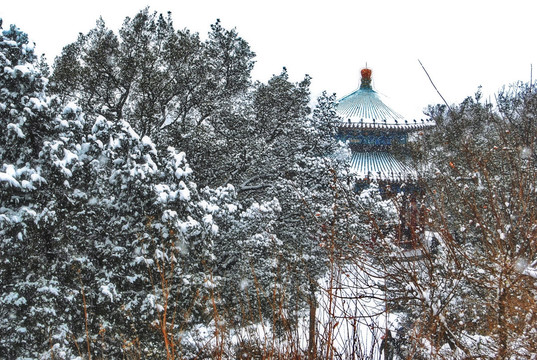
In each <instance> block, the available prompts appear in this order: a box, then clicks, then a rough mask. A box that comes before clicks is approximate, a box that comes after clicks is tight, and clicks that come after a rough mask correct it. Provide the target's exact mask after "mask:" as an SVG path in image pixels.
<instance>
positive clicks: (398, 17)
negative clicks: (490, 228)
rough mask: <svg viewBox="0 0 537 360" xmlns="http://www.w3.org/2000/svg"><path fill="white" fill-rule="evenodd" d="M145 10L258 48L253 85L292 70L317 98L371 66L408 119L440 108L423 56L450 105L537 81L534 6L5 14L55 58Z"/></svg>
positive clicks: (240, 1)
mask: <svg viewBox="0 0 537 360" xmlns="http://www.w3.org/2000/svg"><path fill="white" fill-rule="evenodd" d="M147 5H149V6H150V9H151V10H155V11H158V12H163V13H166V12H167V11H171V12H172V18H173V20H174V25H175V27H176V28H188V29H190V30H191V31H195V32H199V33H200V34H201V35H202V37H205V35H206V34H207V33H208V32H209V30H210V24H212V23H214V22H215V20H216V19H217V18H219V19H221V21H222V24H223V26H224V27H226V28H233V27H235V28H236V29H237V31H238V33H239V35H240V36H242V37H243V38H244V39H246V40H247V41H248V42H249V44H250V46H251V48H252V49H253V50H254V51H255V52H256V54H257V57H256V59H255V60H256V66H255V68H254V72H253V77H254V78H255V79H257V80H261V81H266V80H268V78H269V77H270V76H271V75H272V74H277V73H280V71H281V68H282V67H283V66H285V67H287V69H288V72H289V74H290V76H291V79H292V80H294V81H299V80H301V79H302V78H303V76H304V74H309V75H310V76H312V78H313V82H312V87H311V90H312V95H313V96H315V97H316V96H317V95H318V94H319V93H320V92H321V91H322V90H327V91H328V92H330V93H332V92H335V93H337V95H338V97H342V96H344V95H346V94H348V93H350V92H351V91H353V90H354V89H355V88H356V87H357V86H358V84H359V72H360V69H361V68H362V67H364V65H365V64H366V62H367V65H368V66H369V67H370V68H371V69H372V70H373V86H374V88H375V89H376V90H377V91H378V92H379V93H381V94H383V95H385V96H386V97H387V103H388V105H390V106H391V107H392V108H393V109H394V110H396V111H398V112H399V113H401V114H402V115H405V116H406V117H408V118H421V117H424V116H423V115H422V110H423V108H425V107H426V106H427V105H428V104H432V103H439V102H441V99H440V98H439V96H438V94H437V93H436V91H435V90H434V89H433V87H432V86H431V84H430V82H429V80H428V79H427V76H426V75H425V73H424V72H423V70H422V68H421V66H420V65H419V63H418V59H420V60H421V61H422V63H423V64H424V65H425V67H426V69H427V71H428V72H429V74H430V75H431V77H432V78H433V81H434V82H435V84H436V86H437V87H438V88H439V90H440V91H441V93H442V94H443V96H444V97H445V98H446V99H447V101H448V102H450V103H458V102H460V101H462V100H463V99H464V98H465V97H466V96H469V95H473V94H474V93H475V91H476V90H477V88H478V86H480V85H482V86H483V93H484V95H485V97H486V98H488V97H490V98H491V99H492V100H493V99H494V94H495V93H496V92H497V91H498V90H499V89H500V88H501V87H502V86H503V85H508V84H511V83H514V82H516V81H519V80H522V81H525V82H528V81H530V66H531V64H533V65H534V66H535V67H536V71H535V73H536V77H537V43H536V35H537V26H536V25H535V20H536V19H537V11H536V10H537V2H535V1H533V0H509V1H506V0H503V1H498V0H489V1H479V0H451V1H434V0H428V1H414V0H393V1H392V0H384V1H383V0H369V1H362V0H349V1H345V0H324V1H316V0H309V1H302V0H300V1H298V0H286V1H283V0H272V1H254V0H249V1H248V0H228V1H224V0H155V1H149V0H129V1H114V0H107V1H105V0H88V1H75V0H69V1H67V0H26V1H4V2H3V4H2V5H0V17H2V18H3V21H4V24H3V27H4V29H5V28H7V27H8V26H9V24H12V23H14V24H16V25H17V26H18V27H19V28H21V29H22V30H24V31H25V32H27V33H28V34H29V36H30V39H31V41H34V42H35V43H36V44H37V52H38V53H45V54H46V56H47V58H48V60H49V62H52V61H53V59H54V58H55V57H56V56H57V55H59V54H60V52H61V49H62V47H63V46H64V45H66V44H68V43H70V42H73V41H74V40H76V37H77V35H78V33H79V32H82V33H87V32H88V31H89V30H90V29H91V28H92V27H94V25H95V21H96V19H97V18H98V17H99V16H102V17H103V19H104V20H105V22H106V24H107V25H108V27H109V28H111V29H114V30H117V29H118V28H119V27H120V25H121V23H122V22H123V19H124V18H125V17H126V16H131V17H132V16H134V15H135V14H136V13H137V12H138V11H139V10H140V9H142V8H144V7H145V6H147Z"/></svg>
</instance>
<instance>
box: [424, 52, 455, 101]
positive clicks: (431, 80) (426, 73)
mask: <svg viewBox="0 0 537 360" xmlns="http://www.w3.org/2000/svg"><path fill="white" fill-rule="evenodd" d="M418 62H419V63H420V65H421V68H422V69H423V71H425V75H427V77H428V78H429V81H430V82H431V84H432V85H433V87H434V89H435V90H436V92H437V93H438V95H440V97H441V98H442V100H443V101H444V104H446V106H447V107H448V109H449V110H450V111H451V106H449V104H448V103H447V101H446V99H444V97H443V96H442V94H440V91H438V89H437V88H436V85H435V84H434V82H433V79H431V77H430V76H429V73H428V72H427V70H425V66H423V64H422V63H421V61H420V59H418Z"/></svg>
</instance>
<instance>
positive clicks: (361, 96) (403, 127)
mask: <svg viewBox="0 0 537 360" xmlns="http://www.w3.org/2000/svg"><path fill="white" fill-rule="evenodd" d="M337 113H338V115H339V116H341V118H342V119H343V123H342V125H341V126H342V127H345V128H358V129H361V128H364V129H387V130H393V131H415V130H420V129H422V128H425V127H429V126H431V125H433V124H432V122H430V121H424V120H421V121H416V120H412V121H409V120H407V119H405V118H404V117H403V116H401V115H400V114H399V113H397V112H395V111H394V110H392V109H391V108H390V107H389V106H388V105H386V104H385V103H384V101H383V100H382V99H381V97H380V95H379V94H378V93H377V92H376V91H375V90H373V88H372V86H371V70H370V69H367V68H366V69H362V80H361V85H360V88H359V89H357V90H355V91H353V92H352V93H350V94H349V95H347V96H344V97H343V98H341V99H340V100H339V101H338V105H337Z"/></svg>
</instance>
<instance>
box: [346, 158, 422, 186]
mask: <svg viewBox="0 0 537 360" xmlns="http://www.w3.org/2000/svg"><path fill="white" fill-rule="evenodd" d="M350 166H351V171H352V172H353V174H354V175H355V176H356V177H357V178H358V179H359V180H381V181H391V182H402V181H405V180H408V179H411V178H416V171H414V170H413V169H411V168H409V167H408V166H407V165H405V164H404V163H403V162H402V161H401V160H399V159H397V158H396V157H395V156H394V155H393V154H391V153H389V152H384V151H375V152H353V153H352V157H351V161H350Z"/></svg>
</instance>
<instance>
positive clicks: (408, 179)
mask: <svg viewBox="0 0 537 360" xmlns="http://www.w3.org/2000/svg"><path fill="white" fill-rule="evenodd" d="M371 74H372V72H371V70H370V69H368V68H365V69H362V71H361V75H362V79H361V84H360V88H358V89H357V90H355V91H354V92H352V93H350V94H349V95H347V96H345V97H343V98H341V99H340V100H339V102H338V105H337V113H338V115H339V116H340V117H341V118H342V123H341V125H340V127H339V138H340V139H341V140H343V141H345V142H347V143H348V144H349V146H350V149H351V153H352V158H351V162H350V163H351V169H352V171H353V173H354V175H355V176H356V190H357V191H360V190H362V189H364V188H365V187H367V186H369V184H370V183H371V181H375V182H377V183H378V185H379V187H380V189H381V191H382V192H383V195H384V196H390V195H391V194H392V195H393V194H397V193H403V195H404V196H402V198H403V204H401V209H402V211H401V214H400V216H401V224H403V225H402V226H401V229H399V240H400V241H401V242H409V241H411V240H410V239H416V236H415V234H413V232H414V230H415V229H416V224H417V222H418V221H419V219H418V217H419V211H418V209H417V208H418V205H417V202H416V198H417V197H418V196H419V195H418V193H419V186H418V183H417V173H416V171H415V170H414V169H413V168H412V167H411V166H409V165H408V164H407V161H406V160H405V159H406V149H405V148H406V144H407V142H408V138H409V135H410V134H411V133H414V132H417V131H420V130H423V129H425V128H427V127H430V126H432V125H434V123H433V122H432V121H429V120H419V121H417V120H412V121H409V120H406V119H405V118H404V117H403V116H401V115H399V114H398V113H397V112H395V111H393V110H392V109H391V108H390V107H388V106H387V105H386V104H385V103H384V102H383V101H382V100H381V98H380V96H379V94H378V93H377V92H376V91H375V90H373V87H372V86H371Z"/></svg>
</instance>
